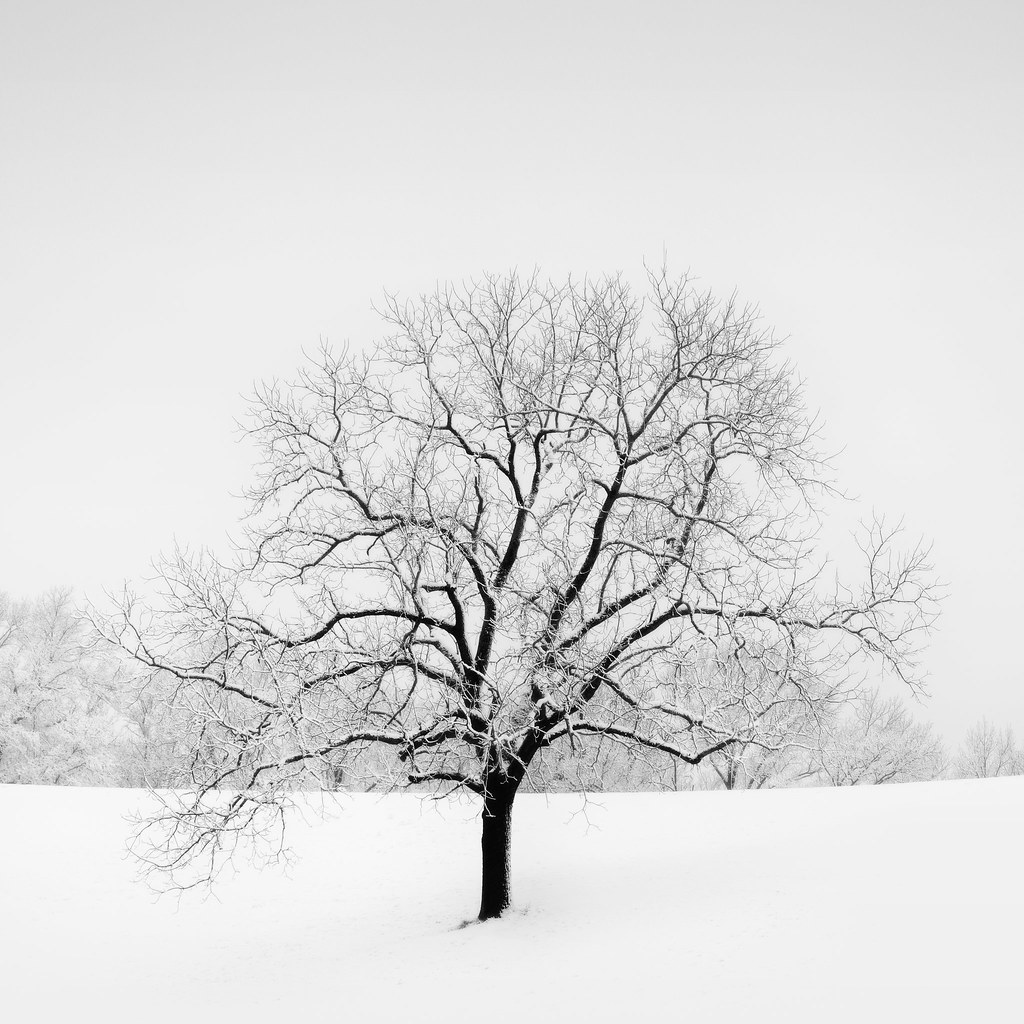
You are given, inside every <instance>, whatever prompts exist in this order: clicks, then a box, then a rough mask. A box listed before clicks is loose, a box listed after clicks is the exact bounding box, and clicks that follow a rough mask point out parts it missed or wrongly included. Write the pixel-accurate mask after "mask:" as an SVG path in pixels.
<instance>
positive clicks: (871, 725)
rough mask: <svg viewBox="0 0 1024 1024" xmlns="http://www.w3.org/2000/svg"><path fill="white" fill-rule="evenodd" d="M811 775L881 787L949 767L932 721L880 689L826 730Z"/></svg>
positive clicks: (840, 782)
mask: <svg viewBox="0 0 1024 1024" xmlns="http://www.w3.org/2000/svg"><path fill="white" fill-rule="evenodd" d="M809 760H810V763H809V766H808V768H807V769H806V772H805V776H806V777H811V778H815V779H817V780H819V781H822V782H826V783H827V784H829V785H832V786H877V785H882V784H884V783H888V782H922V781H925V780H928V779H937V778H939V776H940V775H942V773H943V772H944V771H945V768H946V755H945V751H944V750H943V746H942V741H941V740H940V739H939V738H938V737H936V736H935V735H934V733H933V732H932V727H931V726H930V725H928V724H927V723H923V722H916V721H915V720H914V718H913V716H912V715H911V714H910V712H909V711H908V710H907V708H906V706H905V705H904V704H903V702H902V701H901V700H900V699H899V697H890V698H888V699H886V698H883V697H882V696H881V694H880V693H879V691H878V690H877V689H873V690H868V691H867V692H865V693H864V694H862V695H861V696H860V697H859V698H858V699H856V700H854V701H852V702H851V703H850V705H849V707H848V709H847V710H846V711H845V713H844V714H842V715H840V716H838V718H837V720H836V721H835V722H833V723H832V724H830V725H827V726H826V727H825V728H824V729H823V730H822V732H821V737H820V743H819V744H817V745H816V746H815V748H814V749H813V752H812V754H811V757H810V759H809Z"/></svg>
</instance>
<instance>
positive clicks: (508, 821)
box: [479, 799, 512, 921]
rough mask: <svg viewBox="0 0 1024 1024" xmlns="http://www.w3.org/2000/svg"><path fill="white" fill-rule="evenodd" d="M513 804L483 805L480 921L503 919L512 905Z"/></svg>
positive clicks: (493, 802) (500, 801) (497, 801)
mask: <svg viewBox="0 0 1024 1024" xmlns="http://www.w3.org/2000/svg"><path fill="white" fill-rule="evenodd" d="M511 842H512V801H511V800H508V799H493V800H487V801H486V802H485V803H484V813H483V833H482V835H481V837H480V850H481V853H482V855H483V871H482V874H481V884H480V915H479V917H480V920H481V921H487V920H490V919H491V918H494V917H501V915H502V914H503V913H505V911H506V910H508V908H509V906H510V905H511V902H512V888H511V878H510V873H511V863H512V860H511V850H512V847H511Z"/></svg>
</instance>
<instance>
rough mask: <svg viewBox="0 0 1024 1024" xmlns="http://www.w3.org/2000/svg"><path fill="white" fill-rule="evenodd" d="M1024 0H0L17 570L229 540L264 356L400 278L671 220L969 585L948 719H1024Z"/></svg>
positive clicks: (535, 261) (681, 243)
mask: <svg viewBox="0 0 1024 1024" xmlns="http://www.w3.org/2000/svg"><path fill="white" fill-rule="evenodd" d="M1022 44H1024V5H1021V4H1020V3H1017V2H1006V3H995V2H993V3H978V2H971V3H966V2H965V3H960V4H954V3H949V2H946V3H938V2H935V0H932V2H922V3H917V4H898V3H891V2H886V3H859V4H839V3H821V2H817V3H759V2H754V0H749V2H746V3H731V2H720V3H715V4H711V3H701V4H692V3H680V2H675V3H666V4H638V3H631V4H624V3H621V2H618V3H614V4H602V3H594V2H589V3H581V4H576V3H558V4H534V3H517V4H501V5H490V4H481V3H473V4H469V3H466V4H462V3H460V4H454V3H429V4H428V3H402V4H399V3H393V4H392V3H380V4H355V3H351V4H343V3H283V2H282V3H277V4H271V3H255V2H245V3H223V2H209V0H207V2H203V3H181V2H178V3H175V4H166V3H160V4H158V3H155V2H153V3H140V2H134V3H123V4H115V3H106V2H102V0H91V2H90V3H88V4H82V3H75V2H70V0H69V2H66V3H63V4H51V3H42V2H38V0H33V2H31V3H20V4H15V3H9V4H4V5H3V6H2V8H0V349H2V356H3V359H2V363H0V456H2V462H0V465H2V469H3V472H2V475H0V589H6V590H8V591H11V592H13V593H15V594H29V593H33V592H37V591H39V590H41V589H43V588H45V587H47V586H51V585H54V584H58V583H67V584H71V585H74V586H76V587H78V588H80V589H84V590H85V591H86V592H88V593H90V594H96V593H98V591H99V589H100V588H101V587H103V586H111V585H113V586H116V585H117V584H118V583H119V582H120V581H122V580H123V579H124V578H126V577H136V576H138V575H140V574H142V573H144V572H145V571H146V569H147V566H148V563H149V560H150V558H151V557H152V556H153V555H154V554H156V553H157V552H159V551H160V550H161V549H167V548H168V547H169V546H170V545H171V543H172V542H173V540H174V539H175V538H177V539H178V540H179V541H182V542H187V543H190V544H195V543H207V544H211V545H214V546H217V545H219V544H222V543H223V538H224V536H225V531H226V530H227V529H228V528H229V527H231V526H232V525H233V523H234V522H235V521H236V519H237V517H238V514H239V512H240V509H241V506H240V504H239V503H238V502H237V501H236V500H235V499H233V498H232V497H231V494H232V492H237V491H238V490H239V489H240V487H241V486H242V484H243V483H244V482H245V480H246V476H247V467H248V464H249V454H248V452H247V451H246V450H245V448H244V446H242V445H240V444H239V443H238V441H237V432H236V431H235V427H234V421H235V420H236V418H238V417H240V416H242V415H243V414H244V410H245V403H244V401H243V399H242V398H241V395H242V393H243V392H246V391H248V390H249V388H250V386H251V383H252V382H253V380H255V379H258V378H265V377H271V376H280V377H285V378H286V377H288V376H290V375H291V374H292V373H293V371H294V370H295V368H296V367H297V365H298V363H299V361H300V359H301V352H302V349H303V348H304V347H305V348H306V349H307V350H312V349H315V348H316V346H317V344H318V342H319V339H320V338H322V337H326V338H327V339H329V340H331V341H332V342H342V341H344V340H346V339H349V340H351V341H352V342H353V343H354V344H359V343H361V342H362V341H364V340H366V339H367V338H370V337H372V336H374V335H375V334H377V333H379V328H378V326H377V323H376V320H375V317H374V315H373V314H372V312H371V310H370V303H371V301H373V300H374V299H375V298H378V297H379V296H380V294H381V291H382V289H383V288H385V287H386V288H388V289H389V290H393V291H399V292H404V293H409V292H412V293H418V292H419V291H421V290H426V289H430V288H432V286H433V284H434V282H435V281H436V280H438V279H445V278H448V277H464V276H468V275H472V274H474V273H476V272H479V271H480V270H483V269H494V270H504V269H507V268H509V267H512V266H518V267H520V268H532V267H533V266H535V265H539V266H541V267H542V268H543V269H544V270H545V271H546V272H549V273H551V274H553V275H560V274H562V273H564V272H565V271H566V270H570V269H571V270H574V271H584V270H590V271H592V272H600V271H604V270H624V271H626V272H627V273H629V274H631V275H632V276H635V277H636V278H637V279H638V280H639V278H640V273H641V262H642V260H643V259H644V258H645V257H646V258H648V259H653V260H654V261H659V260H660V259H661V255H662V252H663V250H665V251H667V252H668V256H669V262H670V264H671V266H672V267H673V268H674V269H676V270H678V271H680V272H682V271H683V270H685V269H686V268H690V269H692V271H693V272H694V273H695V274H697V275H698V276H699V277H700V278H701V279H702V281H703V282H704V283H705V284H707V285H710V286H712V287H714V288H716V289H719V290H721V291H723V292H725V291H731V290H732V289H733V288H736V289H737V290H738V291H739V293H740V295H741V296H742V297H743V298H745V299H749V300H753V301H756V302H758V303H760V305H761V308H762V310H763V312H764V314H765V317H766V319H767V320H768V321H769V322H770V323H772V324H774V325H775V327H776V328H777V330H778V331H779V332H780V333H782V334H785V335H789V337H790V342H789V352H790V354H791V355H792V357H793V359H794V360H795V362H796V363H797V365H798V366H799V369H800V371H801V372H802V374H803V375H804V376H805V377H806V378H807V384H808V395H809V398H810V402H811V404H812V405H813V406H814V407H817V408H820V409H821V411H822V414H823V416H824V418H825V421H826V435H825V436H826V439H827V441H828V443H829V445H830V446H832V447H834V448H843V449H844V450H843V453H842V455H841V456H840V457H839V458H838V459H837V463H836V467H837V475H838V478H839V481H840V482H841V483H842V484H843V485H844V486H845V487H846V488H847V490H848V491H849V492H850V493H852V494H853V495H856V496H857V497H859V498H860V499H861V501H862V503H861V504H860V505H856V506H853V507H852V508H850V509H847V512H848V513H849V515H850V517H851V519H856V518H857V517H858V516H860V515H864V514H869V513H870V512H871V510H872V509H875V510H877V511H879V512H887V513H889V514H891V515H895V516H900V515H902V516H904V517H905V520H906V523H907V526H908V529H909V530H910V532H911V533H912V534H914V535H918V534H923V535H924V536H926V537H928V538H930V539H932V540H933V541H934V560H935V562H936V565H937V567H938V570H939V573H940V575H941V576H942V577H943V579H944V580H945V581H946V582H947V583H948V586H949V598H948V600H947V601H946V603H945V606H944V617H943V621H942V625H941V631H940V632H939V633H938V635H937V636H936V637H935V639H934V641H933V643H932V647H931V651H930V653H929V656H928V666H929V668H930V670H931V691H932V694H933V700H932V704H931V708H930V712H929V715H930V716H931V717H934V719H935V720H936V722H937V723H938V724H939V725H940V727H941V728H942V729H943V731H944V732H946V733H947V735H948V736H949V737H950V738H951V739H953V740H956V739H958V738H959V736H960V734H961V732H962V731H963V729H964V728H965V727H966V726H967V725H970V724H971V723H972V722H973V721H974V720H975V719H977V718H979V717H980V716H981V715H983V714H985V715H988V716H989V717H991V718H993V719H996V720H998V721H1000V722H1011V723H1014V724H1015V725H1016V727H1017V729H1018V732H1022V733H1024V685H1022V684H1024V670H1022V668H1021V662H1020V654H1019V649H1018V648H1019V644H1018V633H1019V622H1020V620H1019V617H1018V615H1017V600H1018V598H1019V596H1020V589H1021V585H1020V581H1021V580H1022V579H1024V539H1022V535H1021V532H1020V524H1021V520H1022V515H1021V513H1022V505H1024V501H1022V499H1024V488H1022V484H1021V462H1022V460H1021V455H1020V452H1021V445H1022V441H1024V436H1022V434H1024V431H1022V428H1021V419H1020V413H1019V402H1020V380H1021V372H1022V370H1024V357H1022V354H1021V341H1022V334H1024V329H1022V326H1021V319H1020V314H1019V312H1018V310H1017V308H1016V302H1017V301H1018V300H1016V299H1015V296H1016V294H1017V293H1018V292H1019V289H1020V282H1021V280H1022V271H1024V256H1022V243H1024V198H1022V189H1021V182H1022V181H1024V61H1022V60H1021V56H1020V55H1021V46H1022Z"/></svg>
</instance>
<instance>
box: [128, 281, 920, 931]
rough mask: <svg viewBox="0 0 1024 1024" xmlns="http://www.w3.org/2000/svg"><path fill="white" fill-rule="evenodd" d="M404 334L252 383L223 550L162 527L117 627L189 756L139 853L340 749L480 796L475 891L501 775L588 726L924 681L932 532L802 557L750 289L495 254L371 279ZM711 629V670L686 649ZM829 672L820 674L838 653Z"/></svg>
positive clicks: (735, 732) (794, 465)
mask: <svg viewBox="0 0 1024 1024" xmlns="http://www.w3.org/2000/svg"><path fill="white" fill-rule="evenodd" d="M381 312H382V315H383V318H384V320H385V321H386V322H387V324H388V325H389V328H390V331H391V335H390V337H388V338H387V339H386V340H385V341H383V342H382V343H381V344H379V345H378V346H376V347H375V348H374V349H373V350H372V351H371V352H369V353H368V354H365V355H356V354H350V353H342V354H340V355H339V354H332V353H331V352H330V351H327V350H325V351H324V352H322V353H321V355H320V357H319V358H318V359H316V360H313V361H311V363H310V364H309V365H308V366H307V367H306V368H305V369H303V370H302V371H301V372H300V374H299V376H298V379H297V380H296V381H295V382H294V383H292V384H289V385H281V384H277V383H275V384H271V385H267V386H263V387H261V388H259V389H258V391H257V394H256V396H255V400H254V404H253V416H254V420H253V426H252V433H253V436H254V437H255V438H256V439H257V440H258V442H259V444H260V446H261V451H262V458H263V462H262V465H261V466H260V468H259V472H258V479H257V482H256V485H255V487H254V489H253V491H252V499H253V511H252V515H251V519H250V521H249V533H248V539H247V542H246V544H245V545H243V549H242V555H241V556H240V559H239V562H238V564H236V565H231V566H226V565H221V564H218V563H217V562H215V561H214V560H213V559H212V558H211V557H209V556H203V555H200V556H196V557H187V556H185V555H180V554H179V555H177V556H175V557H173V558H171V559H168V560H167V561H166V562H165V564H164V565H163V569H162V572H163V579H164V592H163V595H162V598H161V600H160V602H159V603H157V604H154V602H152V601H148V602H143V601H141V600H139V599H137V598H133V597H132V596H131V595H128V596H127V597H126V599H125V602H124V606H123V608H122V610H121V613H120V615H119V616H118V617H117V618H116V620H115V621H114V622H113V623H112V624H109V625H108V636H110V637H111V639H113V640H115V641H116V642H118V643H120V644H121V645H123V646H124V647H125V648H126V649H127V650H128V651H129V652H130V653H131V654H132V655H133V656H134V657H135V658H137V659H138V660H139V661H140V662H142V663H143V664H144V665H146V666H148V667H149V668H150V669H152V670H154V671H161V672H166V673H169V674H170V675H171V676H173V677H174V679H175V680H176V681H177V684H178V685H177V688H176V690H175V691H174V698H173V699H174V702H175V705H176V707H177V708H178V709H179V710H180V711H181V712H183V713H184V714H185V715H187V716H188V718H189V720H190V722H191V732H190V735H191V736H192V737H193V739H194V746H193V756H192V758H191V760H190V762H189V766H188V772H187V774H185V775H183V776H182V778H181V779H180V780H179V782H180V783H181V784H183V785H188V786H190V787H191V791H190V793H189V795H188V796H187V797H184V798H183V802H181V803H180V804H174V805H168V806H167V807H166V809H165V811H164V812H163V813H162V814H160V815H158V816H157V818H156V819H155V820H154V821H153V822H152V823H151V826H152V828H153V829H155V830H156V832H155V836H156V837H157V838H152V837H151V846H150V847H149V853H148V856H149V857H150V858H151V859H152V861H153V862H154V863H156V864H159V865H160V866H162V867H169V868H181V867H183V866H185V865H186V864H188V865H193V866H195V865H196V864H197V862H198V863H199V864H201V865H204V867H203V870H202V873H203V874H205V873H206V872H207V871H212V870H213V869H214V865H215V864H216V863H218V860H219V855H221V854H222V853H226V852H227V851H228V850H229V849H230V847H231V844H232V842H233V841H234V840H235V839H236V838H237V837H238V836H239V835H240V834H241V833H242V832H243V831H248V832H251V831H252V830H253V829H257V828H259V827H260V825H261V823H263V822H267V821H272V820H277V818H278V817H279V815H280V813H281V807H282V802H283V801H284V800H285V798H286V795H287V792H288V791H289V789H291V788H293V787H295V786H297V785H301V784H302V783H303V779H311V780H312V781H313V783H314V784H317V785H319V784H321V783H322V780H323V777H324V772H325V770H326V769H327V768H328V767H329V766H330V765H331V764H333V763H335V762H336V760H337V758H338V756H339V753H340V752H343V751H351V752H353V760H354V761H356V762H358V760H359V756H361V755H357V753H356V752H359V751H362V750H365V749H367V748H374V749H376V751H377V762H376V763H377V767H378V771H379V772H380V773H381V774H382V775H384V776H387V777H388V778H389V779H391V780H393V781H394V782H396V783H397V782H401V783H403V784H414V785H416V784H418V785H421V786H425V787H429V788H432V789H433V790H435V791H441V792H448V791H450V790H458V791H468V792H471V793H474V794H477V795H478V796H479V797H480V798H481V800H482V841H481V842H482V884H481V902H480V911H479V914H480V917H481V918H490V917H495V916H498V915H500V914H501V913H502V912H503V911H504V910H505V909H506V908H507V907H508V906H509V902H510V886H509V865H510V829H511V820H512V808H513V802H514V799H515V796H516V793H517V792H518V790H519V788H520V786H521V785H522V784H523V782H524V780H525V779H526V777H527V775H528V773H530V774H532V775H534V776H535V777H539V778H540V779H541V781H542V780H543V773H544V771H545V763H546V762H545V758H544V752H545V751H546V750H548V749H549V748H550V747H551V746H552V745H554V744H562V745H566V746H567V747H568V748H569V749H570V750H578V749H580V747H581V746H582V741H583V739H584V738H585V737H595V736H596V737H600V738H601V739H602V741H603V743H605V744H621V745H623V747H625V748H627V749H628V750H630V751H634V752H638V751H640V752H648V753H650V754H652V755H656V756H661V757H666V758H671V759H675V760H677V761H679V762H682V763H684V764H690V765H693V764H698V763H700V762H701V761H702V760H704V759H705V758H708V757H710V756H712V755H714V754H716V753H719V752H722V751H725V750H727V749H730V748H732V747H734V746H741V745H749V744H760V745H762V746H764V747H765V748H768V749H771V748H773V747H774V746H777V736H776V735H775V733H774V727H773V726H772V723H773V722H774V721H775V720H776V718H777V716H779V715H780V714H785V713H786V709H789V708H794V707H799V708H801V709H803V710H806V709H807V708H808V707H809V706H812V705H813V704H814V702H815V701H816V700H818V699H819V694H820V693H828V692H829V691H830V690H831V689H833V688H834V686H835V682H834V681H835V680H838V679H844V678H846V676H847V674H848V673H849V672H850V671H851V668H852V663H853V662H854V661H856V660H858V659H862V658H868V659H877V660H880V661H881V662H884V663H885V664H886V665H887V666H888V667H889V668H891V669H892V670H894V671H895V672H896V674H897V675H898V676H899V677H901V678H903V679H905V680H907V681H908V682H911V683H912V682H913V654H914V650H915V647H916V644H917V641H918V634H919V632H920V631H921V630H923V629H925V628H926V627H927V626H928V625H929V622H930V619H931V616H932V614H933V606H932V600H931V594H930V584H929V582H928V567H927V565H926V554H925V552H923V551H922V550H920V549H915V550H912V551H910V552H909V553H908V554H906V555H900V554H898V553H896V552H894V551H893V545H892V540H893V535H894V533H895V531H893V530H891V529H888V528H886V527H885V526H884V525H881V524H876V525H875V526H873V527H871V528H870V529H869V531H868V534H867V536H866V538H865V546H864V551H865V555H866V557H867V571H866V575H865V577H864V579H863V580H862V581H860V582H859V583H857V584H855V585H854V586H852V587H844V586H840V585H839V583H838V582H835V583H828V582H827V581H826V580H825V579H824V578H823V574H822V570H821V566H820V565H819V564H818V563H816V562H814V561H813V555H814V548H813V542H814V539H815V536H816V529H817V518H816V514H815V512H816V507H817V498H818V496H820V494H821V493H822V487H823V486H824V480H823V474H822V466H823V463H822V459H821V457H820V456H819V454H818V451H817V449H816V446H815V434H816V426H815V424H814V422H813V419H812V418H811V417H809V416H808V414H807V413H806V412H805V409H804V406H803V403H802V400H801V395H800V388H799V384H798V381H797V380H796V378H795V376H794V373H793V371H792V369H791V368H790V367H789V366H788V365H787V364H785V363H784V362H783V361H782V360H781V359H780V358H779V355H778V352H777V345H776V342H775V340H774V339H773V337H772V335H771V333H770V332H769V331H767V330H765V329H764V328H763V327H762V326H761V325H760V322H759V319H758V316H757V314H756V311H754V310H752V309H750V308H745V307H741V306H739V305H738V304H736V302H734V301H731V300H730V301H726V302H718V301H716V300H715V299H714V298H713V297H712V296H710V295H708V294H702V293H699V292H698V291H696V290H695V289H694V288H693V287H692V286H691V285H690V284H688V283H687V281H686V280H682V281H676V280H673V279H670V278H669V277H668V276H667V275H666V274H665V273H664V272H661V273H652V274H650V275H649V293H648V298H647V300H646V301H642V300H641V299H640V298H638V297H637V296H636V295H634V293H633V292H632V291H631V289H630V287H629V286H628V285H627V284H626V283H625V282H624V281H623V280H622V279H620V278H619V277H610V278H602V279H600V280H596V281H583V282H575V281H569V282H566V283H561V284H553V283H545V282H543V281H541V280H540V279H539V278H538V277H536V276H534V277H530V278H522V277H519V276H517V275H516V274H512V275H509V276H506V277H493V276H487V277H485V278H484V279H483V280H481V281H479V282H475V283H471V284H469V285H466V286H462V287H444V288H441V289H439V290H438V291H437V292H436V293H435V294H433V295H429V296H425V297H422V298H420V299H419V300H416V301H410V302H402V301H399V300H398V299H394V298H389V299H388V300H387V302H386V303H385V304H384V306H383V309H382V310H381ZM726 656H727V657H730V658H733V659H734V662H735V672H734V673H733V675H732V676H731V677H730V679H731V682H730V685H728V686H725V687H722V686H720V685H717V684H716V685H715V686H709V685H705V683H704V681H702V678H701V674H700V671H699V667H700V666H701V665H702V664H705V663H707V661H708V659H709V658H710V659H715V658H721V657H726ZM829 680H832V681H833V682H829Z"/></svg>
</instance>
